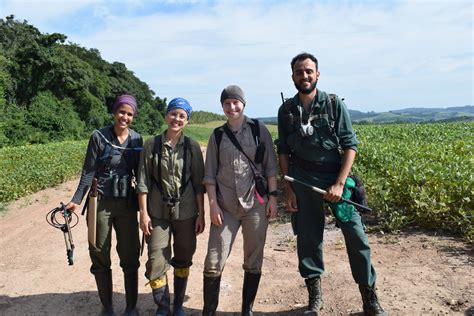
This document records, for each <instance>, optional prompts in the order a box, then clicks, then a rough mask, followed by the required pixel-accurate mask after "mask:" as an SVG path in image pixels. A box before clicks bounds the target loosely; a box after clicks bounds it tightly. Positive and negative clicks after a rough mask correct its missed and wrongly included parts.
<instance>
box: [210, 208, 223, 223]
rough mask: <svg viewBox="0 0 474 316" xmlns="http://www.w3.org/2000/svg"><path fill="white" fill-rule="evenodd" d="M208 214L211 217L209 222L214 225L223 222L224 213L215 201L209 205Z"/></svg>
mask: <svg viewBox="0 0 474 316" xmlns="http://www.w3.org/2000/svg"><path fill="white" fill-rule="evenodd" d="M209 216H210V218H211V223H212V224H214V225H216V226H221V225H222V223H223V222H224V214H223V213H222V210H221V208H220V207H219V205H217V203H216V204H214V205H212V206H210V211H209Z"/></svg>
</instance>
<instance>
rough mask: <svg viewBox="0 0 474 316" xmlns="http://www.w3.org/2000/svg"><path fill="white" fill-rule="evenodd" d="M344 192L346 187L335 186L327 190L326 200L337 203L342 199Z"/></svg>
mask: <svg viewBox="0 0 474 316" xmlns="http://www.w3.org/2000/svg"><path fill="white" fill-rule="evenodd" d="M343 191H344V185H340V184H337V183H336V184H333V185H331V186H330V187H329V188H328V189H327V190H326V194H325V195H324V196H323V197H324V199H325V200H326V201H328V202H331V203H337V202H339V201H340V200H341V198H342V192H343Z"/></svg>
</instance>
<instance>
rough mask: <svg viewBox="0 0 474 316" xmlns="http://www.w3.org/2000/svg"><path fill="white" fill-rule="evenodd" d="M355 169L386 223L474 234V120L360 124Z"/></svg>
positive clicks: (395, 226)
mask: <svg viewBox="0 0 474 316" xmlns="http://www.w3.org/2000/svg"><path fill="white" fill-rule="evenodd" d="M356 129H357V133H358V137H359V139H360V141H361V144H360V146H359V155H358V157H357V163H356V165H355V166H354V169H355V170H354V171H355V173H358V174H362V176H363V179H364V181H365V182H366V186H367V193H368V196H369V201H370V202H371V206H372V207H373V208H374V209H375V210H376V211H377V213H378V215H379V216H380V218H381V219H382V220H383V223H384V225H385V227H386V228H388V229H390V230H397V229H400V228H402V227H404V226H406V225H413V224H415V225H418V226H421V227H425V228H433V229H435V228H436V229H444V230H447V231H450V232H453V233H457V234H461V235H463V236H464V237H465V238H466V239H467V240H473V239H474V225H473V215H474V201H473V196H474V189H473V188H474V176H473V173H472V170H474V159H473V157H474V123H473V122H462V123H440V124H390V125H371V126H370V125H367V126H356Z"/></svg>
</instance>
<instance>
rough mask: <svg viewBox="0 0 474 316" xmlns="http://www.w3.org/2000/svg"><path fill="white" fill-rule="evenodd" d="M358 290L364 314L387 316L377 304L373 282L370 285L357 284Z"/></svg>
mask: <svg viewBox="0 0 474 316" xmlns="http://www.w3.org/2000/svg"><path fill="white" fill-rule="evenodd" d="M359 291H360V294H361V295H362V302H363V309H364V315H366V316H388V313H387V312H385V311H384V310H383V308H382V306H380V304H379V300H378V298H377V293H375V284H374V285H372V286H367V285H359Z"/></svg>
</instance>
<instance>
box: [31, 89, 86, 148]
mask: <svg viewBox="0 0 474 316" xmlns="http://www.w3.org/2000/svg"><path fill="white" fill-rule="evenodd" d="M25 117H26V123H27V125H29V126H31V127H33V128H34V130H35V131H36V133H35V136H36V137H35V138H30V139H29V143H47V142H49V141H50V140H53V141H54V140H63V139H67V138H71V139H78V138H81V137H82V136H83V135H84V127H85V126H84V123H83V122H82V121H81V120H80V118H79V115H78V114H77V113H76V112H74V108H73V106H72V103H71V100H70V99H63V100H62V101H60V100H58V99H56V97H54V96H53V94H52V93H51V92H49V91H48V92H40V93H39V94H38V95H37V96H35V97H34V98H33V100H32V101H31V103H30V106H29V111H27V112H26V115H25Z"/></svg>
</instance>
